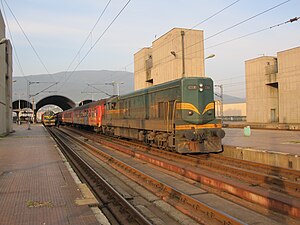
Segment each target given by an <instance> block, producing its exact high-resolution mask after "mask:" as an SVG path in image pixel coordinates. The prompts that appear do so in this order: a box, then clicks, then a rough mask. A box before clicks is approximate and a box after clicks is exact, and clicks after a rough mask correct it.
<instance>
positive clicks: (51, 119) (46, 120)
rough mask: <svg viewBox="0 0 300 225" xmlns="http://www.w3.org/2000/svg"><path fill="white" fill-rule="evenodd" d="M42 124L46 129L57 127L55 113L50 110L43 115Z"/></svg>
mask: <svg viewBox="0 0 300 225" xmlns="http://www.w3.org/2000/svg"><path fill="white" fill-rule="evenodd" d="M42 123H43V125H44V126H45V127H51V126H55V125H56V115H55V113H54V112H53V111H51V110H48V111H46V112H44V113H43V115H42Z"/></svg>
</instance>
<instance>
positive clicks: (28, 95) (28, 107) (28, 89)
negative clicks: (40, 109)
mask: <svg viewBox="0 0 300 225" xmlns="http://www.w3.org/2000/svg"><path fill="white" fill-rule="evenodd" d="M29 109H30V81H27V110H29ZM27 122H28V128H27V130H31V128H30V118H29V112H27Z"/></svg>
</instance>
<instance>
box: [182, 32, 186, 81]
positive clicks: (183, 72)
mask: <svg viewBox="0 0 300 225" xmlns="http://www.w3.org/2000/svg"><path fill="white" fill-rule="evenodd" d="M181 45H182V77H185V61H184V31H183V30H182V31H181Z"/></svg>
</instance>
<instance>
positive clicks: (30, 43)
mask: <svg viewBox="0 0 300 225" xmlns="http://www.w3.org/2000/svg"><path fill="white" fill-rule="evenodd" d="M4 2H5V4H6V6H7V8H8V9H9V11H10V13H11V14H12V16H13V17H14V19H15V21H16V22H17V24H18V26H19V28H20V30H21V31H22V33H23V35H24V37H25V38H26V40H27V41H28V43H29V45H30V46H31V48H32V50H33V51H34V53H35V55H36V56H37V58H38V60H39V61H40V63H41V64H42V66H43V67H44V69H45V70H46V71H47V74H48V75H49V76H51V78H52V79H53V80H54V81H55V79H54V77H53V76H52V74H50V72H49V70H48V69H47V67H46V65H45V63H44V62H43V60H42V58H41V57H40V55H39V54H38V52H37V51H36V49H35V48H34V46H33V44H32V42H31V41H30V39H29V37H28V36H27V34H26V33H25V31H24V29H23V27H22V26H21V24H20V23H19V21H18V19H17V17H16V16H15V14H14V13H13V11H12V9H11V8H10V6H9V5H8V3H7V1H6V0H4Z"/></svg>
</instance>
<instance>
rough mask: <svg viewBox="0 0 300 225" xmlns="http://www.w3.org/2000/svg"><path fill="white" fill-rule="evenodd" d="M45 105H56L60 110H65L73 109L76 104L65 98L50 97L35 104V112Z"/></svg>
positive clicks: (59, 96)
mask: <svg viewBox="0 0 300 225" xmlns="http://www.w3.org/2000/svg"><path fill="white" fill-rule="evenodd" d="M45 105H56V106H59V107H60V108H61V109H62V110H67V109H70V108H73V107H75V105H76V104H75V102H73V101H72V100H71V99H69V98H67V97H64V96H61V95H52V96H48V97H45V98H43V99H41V100H40V101H38V102H37V103H36V109H35V111H36V112H37V111H38V110H39V109H40V108H42V107H43V106H45Z"/></svg>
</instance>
